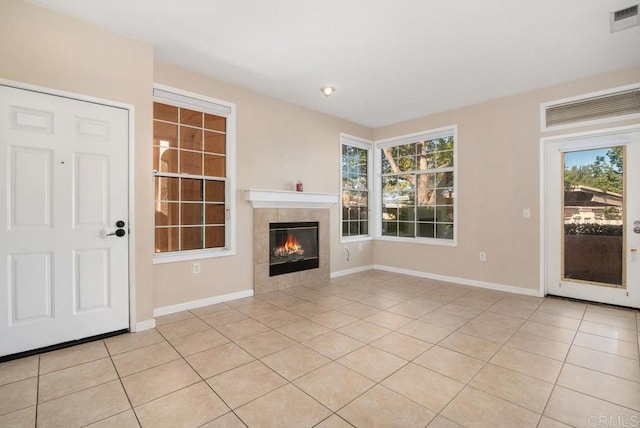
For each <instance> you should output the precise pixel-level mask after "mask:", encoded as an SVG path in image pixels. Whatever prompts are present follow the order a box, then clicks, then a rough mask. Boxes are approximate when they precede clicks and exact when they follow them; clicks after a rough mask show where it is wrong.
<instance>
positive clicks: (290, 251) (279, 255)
mask: <svg viewBox="0 0 640 428" xmlns="http://www.w3.org/2000/svg"><path fill="white" fill-rule="evenodd" d="M318 266H319V258H318V222H293V223H269V276H274V275H282V274H284V273H291V272H299V271H301V270H306V269H315V268H317V267H318Z"/></svg>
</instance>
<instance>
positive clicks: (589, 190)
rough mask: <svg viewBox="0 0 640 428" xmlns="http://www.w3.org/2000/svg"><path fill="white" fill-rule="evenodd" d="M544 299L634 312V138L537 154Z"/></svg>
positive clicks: (638, 212)
mask: <svg viewBox="0 0 640 428" xmlns="http://www.w3.org/2000/svg"><path fill="white" fill-rule="evenodd" d="M544 162H545V171H546V172H545V189H544V191H545V202H546V212H545V236H546V248H545V268H546V269H545V270H546V273H545V282H546V289H547V292H548V293H549V294H554V295H560V296H566V297H573V298H578V299H584V300H590V301H596V302H602V303H610V304H616V305H622V306H630V307H640V284H639V281H640V263H639V262H638V260H637V256H636V254H637V249H638V247H639V245H640V234H638V233H635V232H634V230H633V227H634V224H633V223H634V221H640V203H639V201H638V198H637V195H638V194H639V192H640V171H639V170H640V131H628V130H626V131H609V132H606V131H603V133H602V134H600V135H595V136H588V137H571V138H566V139H558V140H557V141H554V142H550V143H547V145H546V146H545V160H544Z"/></svg>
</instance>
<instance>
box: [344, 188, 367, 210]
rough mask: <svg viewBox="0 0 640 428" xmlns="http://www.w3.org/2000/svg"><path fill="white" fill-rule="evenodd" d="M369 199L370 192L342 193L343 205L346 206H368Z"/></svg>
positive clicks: (352, 191)
mask: <svg viewBox="0 0 640 428" xmlns="http://www.w3.org/2000/svg"><path fill="white" fill-rule="evenodd" d="M368 197H369V192H358V191H355V190H344V191H343V192H342V204H343V205H345V206H366V205H368V203H369V201H368Z"/></svg>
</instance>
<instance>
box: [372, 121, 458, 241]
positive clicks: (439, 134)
mask: <svg viewBox="0 0 640 428" xmlns="http://www.w3.org/2000/svg"><path fill="white" fill-rule="evenodd" d="M457 146H458V145H457V126H455V125H453V126H448V127H445V128H439V129H434V130H430V131H424V132H420V133H417V134H411V135H405V136H401V137H396V138H391V139H387V140H382V141H376V177H377V181H378V182H377V183H376V184H377V185H378V186H379V188H378V189H377V191H376V206H377V207H380V208H379V209H378V212H377V215H376V223H377V224H376V228H377V230H376V237H377V238H380V239H385V240H397V241H408V242H421V243H431V244H440V245H452V246H453V245H456V244H457V233H456V223H457V221H456V220H457V216H458V215H457V214H458V209H457V202H458V198H457V195H458V192H457V172H456V170H457V168H456V164H457V162H456V160H457Z"/></svg>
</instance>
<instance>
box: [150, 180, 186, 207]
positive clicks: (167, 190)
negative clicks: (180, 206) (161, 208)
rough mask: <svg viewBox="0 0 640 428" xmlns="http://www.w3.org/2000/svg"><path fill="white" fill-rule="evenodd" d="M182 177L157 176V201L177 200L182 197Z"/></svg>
mask: <svg viewBox="0 0 640 428" xmlns="http://www.w3.org/2000/svg"><path fill="white" fill-rule="evenodd" d="M179 186H180V179H179V178H171V177H156V185H155V188H156V189H155V190H156V201H177V200H179V199H180V187H179Z"/></svg>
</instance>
